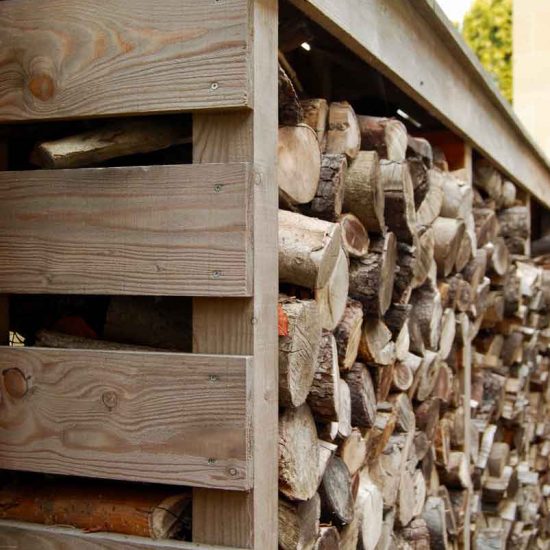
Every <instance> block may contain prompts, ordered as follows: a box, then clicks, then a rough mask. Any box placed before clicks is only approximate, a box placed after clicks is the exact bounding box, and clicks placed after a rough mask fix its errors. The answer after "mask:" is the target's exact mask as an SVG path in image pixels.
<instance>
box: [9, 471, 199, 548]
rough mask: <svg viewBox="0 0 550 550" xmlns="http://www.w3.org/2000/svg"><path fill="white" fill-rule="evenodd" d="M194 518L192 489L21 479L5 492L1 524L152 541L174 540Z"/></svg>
mask: <svg viewBox="0 0 550 550" xmlns="http://www.w3.org/2000/svg"><path fill="white" fill-rule="evenodd" d="M190 514H191V493H190V491H189V490H188V489H182V488H175V487H168V486H160V485H159V486H149V487H147V489H146V490H144V489H143V487H139V486H136V485H133V484H130V483H119V482H111V481H103V480H94V481H93V482H92V481H89V480H86V479H84V478H81V479H79V481H78V483H75V482H74V481H71V480H70V479H69V478H67V479H64V478H63V477H57V478H55V479H53V478H52V479H40V480H33V479H29V480H25V479H22V480H18V481H16V482H13V483H8V484H4V485H3V486H2V488H1V489H0V519H3V520H8V519H10V520H16V521H24V522H31V523H39V524H44V525H65V526H72V527H76V528H77V529H81V530H84V531H107V532H111V533H120V534H124V535H134V536H139V537H147V538H153V539H165V538H171V537H172V536H174V535H175V534H176V533H177V531H178V530H179V529H180V528H181V526H182V523H183V521H184V520H185V519H187V520H188V519H189V516H190Z"/></svg>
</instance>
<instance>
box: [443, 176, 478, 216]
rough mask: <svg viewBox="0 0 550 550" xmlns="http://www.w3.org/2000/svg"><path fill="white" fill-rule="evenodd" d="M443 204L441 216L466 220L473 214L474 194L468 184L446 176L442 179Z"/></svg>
mask: <svg viewBox="0 0 550 550" xmlns="http://www.w3.org/2000/svg"><path fill="white" fill-rule="evenodd" d="M442 188H443V202H442V204H441V212H440V216H441V217H444V218H456V219H460V220H465V219H466V217H467V216H468V215H469V214H471V212H472V204H473V200H474V192H473V189H472V186H471V185H470V184H468V183H467V182H465V181H463V180H461V179H459V178H456V177H454V176H452V175H451V174H445V175H444V177H443V178H442Z"/></svg>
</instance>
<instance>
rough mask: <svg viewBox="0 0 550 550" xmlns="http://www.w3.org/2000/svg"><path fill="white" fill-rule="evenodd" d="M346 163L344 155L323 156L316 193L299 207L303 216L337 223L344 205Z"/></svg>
mask: <svg viewBox="0 0 550 550" xmlns="http://www.w3.org/2000/svg"><path fill="white" fill-rule="evenodd" d="M347 166H348V162H347V160H346V156H345V155H323V156H322V157H321V173H320V176H319V183H318V185H317V191H316V192H315V197H314V198H313V200H312V201H311V202H310V203H308V204H305V205H304V206H302V207H301V209H300V210H301V211H302V213H303V214H305V215H307V216H311V217H313V218H319V219H321V220H327V221H329V222H335V221H337V219H338V217H339V216H340V214H341V213H342V205H343V204H344V191H345V188H344V183H345V177H346V170H347Z"/></svg>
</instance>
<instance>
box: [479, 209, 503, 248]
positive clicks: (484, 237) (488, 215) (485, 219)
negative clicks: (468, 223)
mask: <svg viewBox="0 0 550 550" xmlns="http://www.w3.org/2000/svg"><path fill="white" fill-rule="evenodd" d="M473 213H474V221H475V231H476V239H477V246H478V247H479V248H481V247H482V246H484V245H486V244H487V243H488V242H492V241H494V240H495V238H496V236H497V232H498V221H497V217H496V214H495V211H494V210H492V209H491V208H474V212H473Z"/></svg>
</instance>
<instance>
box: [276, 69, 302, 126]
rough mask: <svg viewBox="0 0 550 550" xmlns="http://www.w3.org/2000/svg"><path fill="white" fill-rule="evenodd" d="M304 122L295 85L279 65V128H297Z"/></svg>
mask: <svg viewBox="0 0 550 550" xmlns="http://www.w3.org/2000/svg"><path fill="white" fill-rule="evenodd" d="M302 122H304V111H303V109H302V106H301V105H300V101H299V100H298V95H297V94H296V90H295V89H294V84H292V81H291V80H290V78H289V77H288V75H287V74H286V72H285V70H284V69H283V68H282V67H281V66H280V65H279V126H295V125H297V124H300V123H302Z"/></svg>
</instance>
